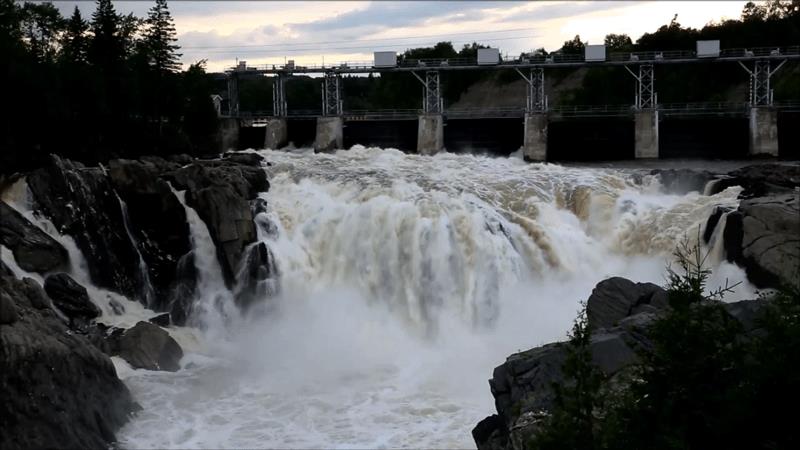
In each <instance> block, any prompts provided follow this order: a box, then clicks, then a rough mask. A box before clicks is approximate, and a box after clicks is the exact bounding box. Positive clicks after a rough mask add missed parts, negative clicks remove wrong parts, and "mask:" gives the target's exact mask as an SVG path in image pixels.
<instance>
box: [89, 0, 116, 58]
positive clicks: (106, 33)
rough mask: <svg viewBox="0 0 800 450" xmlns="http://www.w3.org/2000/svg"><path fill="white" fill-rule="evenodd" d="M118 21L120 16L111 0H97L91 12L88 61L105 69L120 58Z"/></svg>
mask: <svg viewBox="0 0 800 450" xmlns="http://www.w3.org/2000/svg"><path fill="white" fill-rule="evenodd" d="M119 23H120V17H119V16H118V15H117V12H116V11H115V10H114V5H113V4H112V3H111V0H97V8H96V9H95V11H94V13H93V14H92V34H93V36H92V41H91V46H90V52H89V61H90V62H92V63H93V64H95V65H98V66H100V67H101V68H104V69H106V70H111V69H113V68H114V66H116V65H117V64H119V62H120V60H121V58H122V54H123V48H122V40H121V39H120V37H119V34H118V33H119Z"/></svg>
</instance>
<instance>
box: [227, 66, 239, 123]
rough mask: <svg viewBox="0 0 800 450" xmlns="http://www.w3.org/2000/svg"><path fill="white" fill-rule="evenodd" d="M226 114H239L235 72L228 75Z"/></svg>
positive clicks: (237, 79)
mask: <svg viewBox="0 0 800 450" xmlns="http://www.w3.org/2000/svg"><path fill="white" fill-rule="evenodd" d="M228 115H229V116H234V117H235V116H238V115H239V77H238V76H236V74H233V75H231V76H229V77H228Z"/></svg>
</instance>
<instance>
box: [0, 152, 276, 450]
mask: <svg viewBox="0 0 800 450" xmlns="http://www.w3.org/2000/svg"><path fill="white" fill-rule="evenodd" d="M22 176H24V178H25V181H26V183H27V186H28V188H29V191H30V193H31V195H32V197H33V198H32V201H33V209H34V215H35V216H36V217H44V218H47V220H49V221H50V222H51V223H52V224H53V225H54V226H55V227H56V229H57V230H58V232H59V233H60V234H61V235H69V236H71V237H72V238H73V239H74V241H75V244H76V245H77V247H78V249H79V250H80V251H81V252H82V253H83V255H84V256H85V260H86V264H87V265H88V267H87V269H88V272H89V275H90V277H91V280H92V283H93V284H94V285H96V286H98V287H100V288H103V289H107V290H108V291H109V292H116V293H119V294H123V295H125V296H128V297H129V298H132V299H139V300H140V301H141V302H142V303H144V304H145V305H146V306H147V307H149V308H150V309H152V310H154V311H159V312H162V313H163V314H160V315H158V316H156V317H154V318H152V319H150V321H149V322H146V321H140V322H138V323H137V324H136V325H135V326H133V327H131V328H129V329H122V328H114V327H108V326H106V325H104V324H102V323H99V322H96V321H95V319H97V318H98V317H99V316H100V315H101V310H100V308H98V306H97V305H96V304H95V303H94V302H93V301H92V300H91V299H90V297H89V294H88V292H87V289H86V287H85V286H82V285H81V284H80V283H78V282H77V281H76V280H75V279H73V278H72V277H71V276H70V275H69V274H68V272H70V270H71V268H72V267H73V266H74V265H75V264H79V263H80V262H79V261H75V260H71V258H70V254H69V252H68V250H67V249H66V248H65V247H64V246H63V245H62V244H61V243H59V242H58V241H57V240H56V239H54V238H53V237H51V236H50V235H48V234H47V233H45V232H44V231H42V230H41V229H40V228H39V227H38V226H37V225H35V224H33V223H31V222H30V221H29V220H28V218H26V217H25V216H24V215H23V214H21V213H20V212H19V211H17V210H16V209H14V208H13V207H12V206H10V205H8V204H7V203H5V202H3V201H0V245H3V246H4V247H6V248H7V249H8V251H10V252H11V253H12V254H13V256H14V261H15V262H16V264H17V265H18V266H19V268H20V269H22V270H24V271H25V272H28V273H31V274H37V275H39V276H40V277H41V282H40V281H37V280H34V279H32V278H29V277H25V278H22V279H18V278H17V277H16V276H15V273H14V271H13V270H12V268H10V267H7V266H6V265H4V264H3V263H2V262H0V390H2V392H4V393H7V394H8V395H7V396H6V399H7V400H6V401H4V402H2V403H3V404H2V406H0V429H2V430H3V433H2V435H0V447H2V448H9V449H10V448H100V447H108V446H110V445H112V444H113V443H114V442H115V441H116V438H115V432H116V430H117V429H119V428H120V427H121V426H122V425H123V424H124V423H126V422H127V420H128V418H129V416H130V414H131V413H133V412H135V411H136V410H137V408H138V405H137V404H136V403H135V402H134V400H133V399H132V397H131V394H130V392H129V391H128V389H127V388H126V387H125V385H124V384H123V383H122V381H120V380H119V378H118V377H117V374H116V371H115V369H114V365H113V363H112V361H111V359H110V357H111V356H118V357H120V358H122V359H123V360H125V361H126V362H127V363H128V364H130V365H131V366H132V367H134V368H144V369H149V370H168V371H175V370H178V369H180V360H181V358H182V356H183V351H182V349H181V348H180V346H179V345H178V343H177V342H176V341H175V340H174V339H173V338H172V337H171V336H170V335H169V333H168V332H167V331H165V330H164V328H165V327H169V326H171V325H184V324H186V323H187V319H188V317H189V314H190V312H191V307H192V305H191V301H192V299H193V295H194V289H195V286H196V282H197V276H198V273H197V270H196V269H195V267H194V255H193V248H192V243H191V235H190V230H189V225H188V223H187V217H186V212H185V207H184V205H183V204H182V202H181V200H180V199H179V198H178V196H177V195H176V192H177V191H184V194H183V195H184V196H185V202H186V205H187V206H189V207H191V208H193V209H194V210H195V211H196V212H197V214H198V215H199V216H200V218H201V219H202V221H203V222H204V223H205V224H206V226H207V227H208V230H209V234H210V237H211V239H212V240H213V244H214V246H215V247H216V255H217V260H218V262H219V265H220V268H221V269H222V274H223V277H224V281H225V283H226V284H227V286H228V287H229V288H233V287H234V286H237V287H238V289H236V293H237V295H236V301H237V302H238V303H239V304H240V306H248V305H249V303H251V302H254V301H257V299H259V298H263V297H259V296H257V295H254V290H255V289H257V285H258V281H260V280H262V279H264V278H265V277H269V276H270V274H272V273H273V272H274V271H275V268H274V267H272V266H270V265H271V264H272V263H273V260H272V258H271V255H269V250H268V249H266V248H262V247H263V246H262V245H258V244H256V237H257V233H256V222H255V220H254V219H255V215H256V214H257V213H258V212H260V211H263V208H264V206H265V205H264V203H263V200H260V199H256V196H257V195H258V193H260V192H265V191H267V190H268V189H269V182H268V181H267V177H266V173H265V172H264V170H263V166H262V158H261V157H260V156H258V155H256V154H253V153H236V154H226V155H224V156H223V158H220V159H214V160H199V159H193V158H191V157H188V156H185V155H179V156H174V157H171V158H169V159H163V158H158V157H143V158H141V159H140V160H121V159H120V160H112V161H110V162H109V163H108V164H107V166H106V167H103V166H99V167H86V166H84V165H82V164H80V163H78V162H73V161H69V160H66V159H62V158H60V157H58V156H55V155H52V156H51V157H50V159H49V161H48V164H47V165H45V166H44V167H41V168H39V169H37V170H34V171H32V172H30V173H26V174H24V175H22ZM17 177H19V176H17ZM12 181H13V180H12ZM241 267H244V268H245V269H246V270H241V271H239V269H240V268H241ZM95 300H96V299H95ZM108 303H109V304H108V305H107V306H108V308H109V310H113V311H115V312H116V313H123V312H124V311H121V310H119V309H120V308H124V307H123V306H122V305H121V304H119V303H115V301H114V299H113V298H110V297H109V299H108Z"/></svg>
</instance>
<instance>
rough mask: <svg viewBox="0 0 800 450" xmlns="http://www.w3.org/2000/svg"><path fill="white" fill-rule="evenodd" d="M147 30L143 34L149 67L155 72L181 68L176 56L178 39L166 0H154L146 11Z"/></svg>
mask: <svg viewBox="0 0 800 450" xmlns="http://www.w3.org/2000/svg"><path fill="white" fill-rule="evenodd" d="M145 23H146V24H147V30H146V32H145V36H144V45H145V48H146V51H147V54H148V57H149V58H148V59H149V63H150V65H151V67H153V69H155V70H156V72H159V73H163V72H177V71H179V70H180V68H181V64H180V61H179V60H178V58H179V57H180V56H181V54H180V53H176V52H175V51H176V50H177V49H178V48H179V47H178V46H177V45H175V42H176V41H177V40H178V39H177V38H176V37H175V36H176V34H177V33H176V31H175V24H174V21H173V19H172V16H171V15H170V13H169V8H168V7H167V0H156V4H155V5H153V7H152V8H150V11H149V12H148V13H147V19H146V20H145Z"/></svg>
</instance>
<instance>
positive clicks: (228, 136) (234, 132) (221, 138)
mask: <svg viewBox="0 0 800 450" xmlns="http://www.w3.org/2000/svg"><path fill="white" fill-rule="evenodd" d="M217 142H219V151H220V153H224V152H227V151H228V150H238V149H239V119H231V118H225V119H220V121H219V129H218V130H217Z"/></svg>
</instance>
